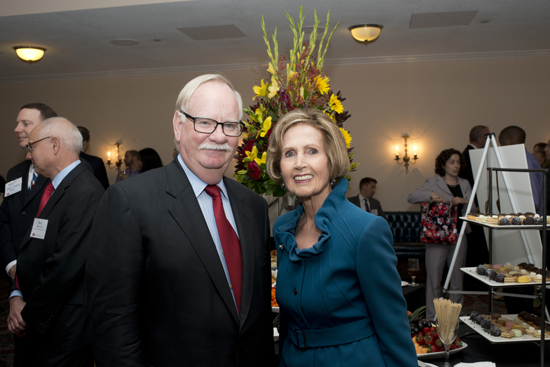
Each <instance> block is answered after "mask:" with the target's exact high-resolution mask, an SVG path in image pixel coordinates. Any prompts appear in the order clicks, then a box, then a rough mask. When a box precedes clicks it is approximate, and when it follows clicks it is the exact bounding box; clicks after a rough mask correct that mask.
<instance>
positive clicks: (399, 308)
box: [267, 110, 418, 367]
mask: <svg viewBox="0 0 550 367" xmlns="http://www.w3.org/2000/svg"><path fill="white" fill-rule="evenodd" d="M267 170H268V173H269V175H270V176H271V178H272V179H273V180H275V181H276V182H278V183H281V184H284V185H285V186H286V187H287V188H288V191H289V192H291V193H294V194H296V196H298V197H299V199H300V205H299V206H298V208H297V209H296V210H294V211H292V212H289V213H287V214H285V215H283V216H281V217H279V218H278V219H277V221H276V222H275V225H274V227H273V235H274V237H275V242H276V245H277V256H278V257H277V259H278V261H277V265H278V275H277V285H276V287H277V292H276V296H277V301H278V303H279V306H280V312H281V326H280V337H279V356H280V366H289V367H290V366H327V367H328V366H330V367H336V366H354V367H355V366H374V367H377V366H395V367H397V366H399V367H407V366H410V367H416V366H417V365H418V363H417V359H416V353H415V348H414V345H413V343H412V340H411V338H410V327H409V324H408V320H407V311H406V303H405V299H404V297H403V294H402V291H401V280H400V278H399V274H398V273H397V269H396V265H397V259H396V256H395V253H394V251H393V248H392V242H393V240H392V234H391V231H390V228H389V226H388V224H387V222H386V221H385V220H384V219H382V218H380V217H377V216H375V215H372V214H370V213H367V212H366V211H363V210H361V209H360V208H359V207H357V206H355V205H354V204H352V203H350V202H349V201H348V200H347V199H346V197H345V193H346V190H347V188H348V181H347V180H346V179H345V178H342V179H340V181H339V183H337V184H336V183H335V181H336V180H335V179H336V178H337V177H344V176H345V175H346V174H347V172H348V171H349V159H348V156H347V148H346V142H345V139H344V137H343V135H342V133H341V132H340V130H339V129H338V127H337V126H336V125H335V124H334V123H333V122H332V121H331V120H330V118H328V117H327V116H326V115H325V114H324V113H322V112H321V111H318V110H295V111H292V112H290V113H288V114H287V115H285V116H284V117H283V118H282V119H281V120H279V122H278V123H277V126H276V128H275V131H274V132H273V133H272V135H271V137H270V142H269V151H268V158H267ZM331 181H334V189H333V188H332V186H331Z"/></svg>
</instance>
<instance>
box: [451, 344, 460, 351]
mask: <svg viewBox="0 0 550 367" xmlns="http://www.w3.org/2000/svg"><path fill="white" fill-rule="evenodd" d="M456 348H458V347H457V346H456V345H454V344H451V346H450V347H449V349H450V350H453V349H456Z"/></svg>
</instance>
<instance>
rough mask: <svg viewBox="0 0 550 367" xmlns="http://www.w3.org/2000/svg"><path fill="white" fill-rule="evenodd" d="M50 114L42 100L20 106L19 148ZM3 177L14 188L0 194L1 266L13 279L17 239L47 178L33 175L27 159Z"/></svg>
mask: <svg viewBox="0 0 550 367" xmlns="http://www.w3.org/2000/svg"><path fill="white" fill-rule="evenodd" d="M54 116H57V114H56V113H55V111H54V110H53V109H52V108H51V107H49V106H47V105H45V104H43V103H29V104H26V105H24V106H23V107H21V110H20V111H19V114H18V115H17V125H16V126H15V130H14V131H15V136H16V137H17V140H18V142H19V147H20V148H22V149H25V146H26V145H27V143H28V142H29V135H30V134H31V132H32V130H33V129H34V128H35V127H36V126H37V125H38V124H39V123H40V122H41V121H42V120H45V119H47V118H50V117H54ZM6 180H7V182H12V183H13V185H14V188H13V189H12V190H11V191H12V193H11V194H9V195H4V201H3V202H2V205H1V207H0V254H1V256H2V266H3V267H4V269H5V270H6V272H7V273H8V275H9V276H10V277H11V278H12V280H13V279H14V277H15V271H16V268H17V267H16V264H17V260H16V258H17V254H18V253H19V247H20V246H21V241H22V240H23V237H24V236H25V233H26V232H27V229H28V228H29V227H30V226H31V224H32V222H33V220H34V218H35V217H36V212H37V211H38V205H39V204H40V198H41V197H42V193H43V192H44V189H45V187H46V185H47V184H48V181H49V180H48V179H47V178H46V177H44V176H40V175H38V174H36V172H35V170H34V165H33V164H32V162H31V161H30V160H27V159H26V160H24V161H23V162H21V163H19V164H17V165H16V166H15V167H12V168H11V169H10V170H9V171H8V175H7V177H6Z"/></svg>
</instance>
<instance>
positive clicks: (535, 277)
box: [530, 273, 542, 283]
mask: <svg viewBox="0 0 550 367" xmlns="http://www.w3.org/2000/svg"><path fill="white" fill-rule="evenodd" d="M531 274H533V273H531ZM530 278H531V281H532V282H535V283H542V275H540V274H535V275H530Z"/></svg>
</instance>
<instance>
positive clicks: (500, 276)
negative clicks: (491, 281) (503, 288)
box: [495, 273, 505, 283]
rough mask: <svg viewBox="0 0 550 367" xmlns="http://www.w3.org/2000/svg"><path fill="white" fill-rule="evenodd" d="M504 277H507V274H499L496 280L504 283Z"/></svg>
mask: <svg viewBox="0 0 550 367" xmlns="http://www.w3.org/2000/svg"><path fill="white" fill-rule="evenodd" d="M504 278H505V275H504V274H502V273H501V274H497V275H496V276H495V282H499V283H504Z"/></svg>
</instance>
